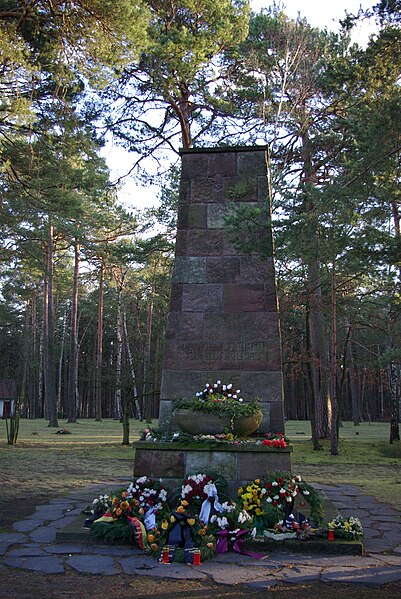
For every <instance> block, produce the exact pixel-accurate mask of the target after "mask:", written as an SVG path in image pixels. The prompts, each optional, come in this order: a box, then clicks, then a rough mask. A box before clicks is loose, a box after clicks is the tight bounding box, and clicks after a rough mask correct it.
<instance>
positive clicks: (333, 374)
mask: <svg viewBox="0 0 401 599" xmlns="http://www.w3.org/2000/svg"><path fill="white" fill-rule="evenodd" d="M335 269H336V263H335V260H333V266H332V273H331V368H330V400H331V411H330V415H331V423H330V431H331V432H330V440H331V446H330V453H331V455H338V428H337V422H338V400H337V293H336V270H335Z"/></svg>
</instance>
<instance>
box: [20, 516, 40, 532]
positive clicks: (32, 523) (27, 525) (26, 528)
mask: <svg viewBox="0 0 401 599" xmlns="http://www.w3.org/2000/svg"><path fill="white" fill-rule="evenodd" d="M43 523H44V520H43V519H40V520H20V521H19V522H14V524H13V529H14V530H18V531H19V532H32V531H33V530H35V528H38V527H39V526H41V525H42V524H43Z"/></svg>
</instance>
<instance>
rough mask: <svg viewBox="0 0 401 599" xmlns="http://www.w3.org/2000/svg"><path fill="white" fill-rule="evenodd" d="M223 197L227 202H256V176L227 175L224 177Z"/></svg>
mask: <svg viewBox="0 0 401 599" xmlns="http://www.w3.org/2000/svg"><path fill="white" fill-rule="evenodd" d="M224 198H225V199H226V200H228V201H229V202H236V201H240V202H257V199H258V191H257V180H256V177H246V178H243V177H227V178H225V179H224Z"/></svg>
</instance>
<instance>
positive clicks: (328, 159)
mask: <svg viewBox="0 0 401 599" xmlns="http://www.w3.org/2000/svg"><path fill="white" fill-rule="evenodd" d="M361 20H374V21H375V22H376V23H377V26H378V30H377V34H375V35H374V36H373V37H372V38H371V39H370V41H369V43H368V44H367V46H366V47H365V48H361V47H359V46H357V45H356V44H354V43H351V36H350V33H351V32H352V30H353V27H354V26H355V24H356V23H359V22H360V21H361ZM400 23H401V4H400V2H399V0H391V1H387V2H385V1H383V2H380V3H379V4H377V5H375V6H372V8H371V9H368V10H366V11H365V12H363V13H362V12H361V13H360V14H359V15H355V16H353V15H347V16H345V17H344V21H343V28H342V30H341V31H340V33H338V34H337V33H332V32H330V31H327V30H321V29H319V28H316V27H312V26H310V25H309V24H308V23H307V22H306V20H305V19H302V18H298V19H295V20H294V19H291V18H289V17H287V16H286V15H285V12H284V11H283V10H282V9H281V8H280V7H279V6H271V7H269V8H267V9H265V10H263V11H261V12H259V13H253V12H250V10H249V6H248V3H247V2H246V0H233V1H230V0H221V1H220V2H219V5H218V6H216V5H215V2H214V1H213V0H198V1H194V0H177V1H175V0H168V1H167V0H146V1H145V0H143V1H142V2H132V1H130V0H116V1H110V2H105V1H101V0H99V1H97V0H91V1H89V0H77V1H76V2H73V3H71V2H67V1H62V0H57V1H52V2H50V1H47V0H32V1H29V0H25V1H17V0H2V1H0V32H1V36H0V57H1V60H0V63H1V66H0V164H1V167H0V168H1V170H0V197H1V213H0V222H1V234H0V235H1V238H0V243H1V248H2V251H1V256H0V276H1V295H0V331H1V333H0V355H1V356H2V359H1V362H0V379H5V380H9V379H14V380H15V381H16V382H17V397H18V410H20V411H21V414H22V416H24V417H27V418H32V419H33V418H40V417H46V418H48V420H49V425H50V426H52V427H57V426H58V418H60V417H62V416H63V417H67V418H68V419H69V421H70V422H75V421H76V420H77V418H95V419H96V420H100V419H102V418H105V417H108V418H110V417H111V418H116V419H120V418H121V417H122V416H123V414H128V415H132V416H136V417H139V418H145V419H146V420H150V419H151V417H156V416H157V395H158V390H159V388H160V376H161V361H162V356H163V340H164V336H165V324H166V316H167V311H168V301H169V290H170V281H171V275H172V267H173V258H174V235H175V225H176V208H177V197H178V181H179V163H177V164H175V165H174V164H173V166H171V164H172V160H171V155H172V153H175V154H177V151H178V149H179V147H184V148H189V147H192V146H210V145H213V146H225V145H237V144H246V145H250V144H267V145H268V147H269V152H268V157H269V164H268V166H269V179H270V190H269V198H268V200H269V201H270V202H271V205H272V210H273V230H274V237H275V248H276V255H275V260H276V269H277V285H278V295H279V304H280V311H281V328H282V346H283V372H284V387H285V414H286V417H287V418H288V419H310V420H311V423H312V440H313V444H314V447H315V448H318V447H319V439H322V438H325V437H329V436H330V437H331V450H332V453H337V451H338V428H339V426H340V423H341V420H342V419H343V420H353V422H354V424H355V425H358V423H360V422H362V420H368V421H385V422H389V423H390V440H391V441H393V440H395V439H399V418H400V402H399V395H400V384H399V369H400V296H399V279H400V274H401V270H400V269H401V265H400V212H399V211H400V204H401V196H400V181H399V177H400V150H401V110H400V108H401V96H400V85H399V84H400V69H401V60H400V55H401V31H400ZM107 136H109V138H110V136H112V138H113V140H114V141H115V143H119V144H121V145H122V146H124V147H125V148H126V149H128V150H129V151H130V152H131V153H132V154H133V156H135V161H134V162H133V166H132V175H133V176H135V177H136V180H137V181H138V182H141V183H145V184H147V185H151V184H154V183H155V182H157V183H158V184H159V185H161V193H160V203H159V205H158V206H157V208H153V209H151V210H149V209H148V210H146V209H145V210H142V211H133V210H128V209H127V208H125V207H124V206H122V205H121V204H120V203H119V201H118V185H117V186H116V184H115V183H112V182H111V178H110V172H109V169H108V168H107V165H106V162H105V159H104V158H103V157H102V153H101V152H102V145H103V143H104V139H105V137H106V138H107ZM149 160H151V161H152V167H151V168H149V167H148V165H149ZM257 221H258V214H256V213H255V211H254V209H253V208H252V207H250V208H248V209H247V210H246V211H245V212H244V211H242V212H238V211H237V212H236V211H234V210H233V212H232V214H231V216H230V218H227V220H226V230H227V235H228V236H230V239H231V240H232V241H233V242H234V243H236V244H238V246H239V247H240V248H241V250H242V251H246V252H255V253H261V254H262V255H263V253H264V251H265V248H264V245H263V231H262V232H261V235H257V236H255V234H254V232H255V230H254V228H255V227H254V222H257ZM256 238H257V239H259V240H262V241H261V242H259V243H257V244H255V243H254V239H256ZM243 392H244V393H246V390H243Z"/></svg>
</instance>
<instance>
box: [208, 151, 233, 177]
mask: <svg viewBox="0 0 401 599" xmlns="http://www.w3.org/2000/svg"><path fill="white" fill-rule="evenodd" d="M207 174H208V176H209V177H214V176H215V175H221V176H223V177H234V176H235V175H236V174H237V153H236V152H211V153H210V154H209V165H208V172H207Z"/></svg>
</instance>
